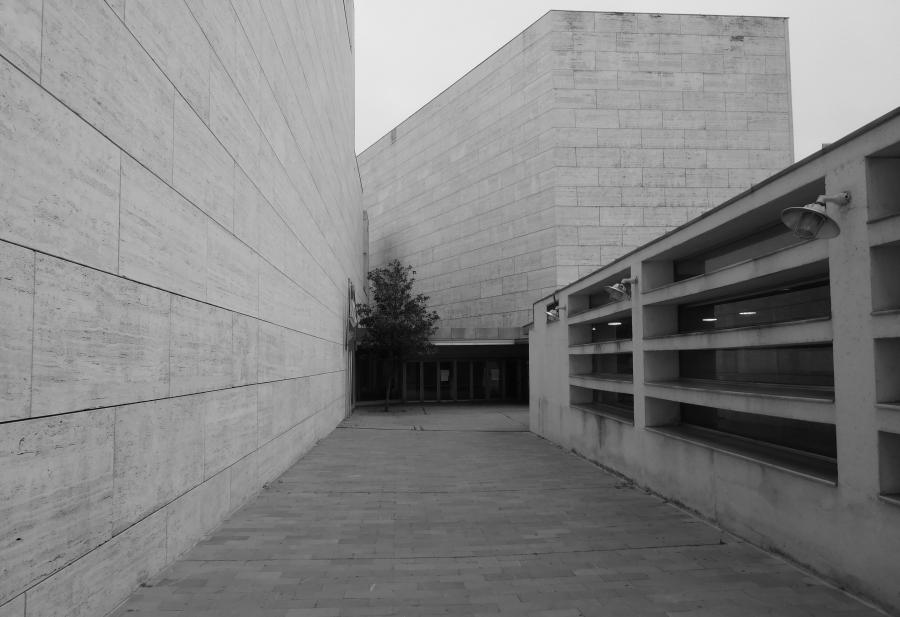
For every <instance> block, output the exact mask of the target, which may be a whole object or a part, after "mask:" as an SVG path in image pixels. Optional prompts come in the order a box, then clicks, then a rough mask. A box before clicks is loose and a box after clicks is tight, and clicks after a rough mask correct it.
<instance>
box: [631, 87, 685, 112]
mask: <svg viewBox="0 0 900 617" xmlns="http://www.w3.org/2000/svg"><path fill="white" fill-rule="evenodd" d="M683 101H684V99H683V93H682V92H681V91H677V92H672V91H662V92H653V91H650V92H648V91H643V92H641V109H667V110H673V109H683V108H684V102H683Z"/></svg>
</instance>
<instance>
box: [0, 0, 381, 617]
mask: <svg viewBox="0 0 900 617" xmlns="http://www.w3.org/2000/svg"><path fill="white" fill-rule="evenodd" d="M125 4H126V3H125V2H124V1H122V0H108V1H104V0H77V1H73V0H53V1H47V2H33V1H31V0H10V1H4V2H3V3H2V7H0V614H2V615H3V616H4V617H6V616H9V617H23V616H25V615H27V616H29V617H30V616H34V615H67V616H70V617H78V616H81V617H97V616H99V615H104V614H106V613H107V612H109V611H110V610H112V609H113V608H114V607H115V606H116V605H117V604H118V603H119V602H120V601H122V600H123V599H124V598H125V597H126V596H127V595H128V594H129V593H130V592H131V591H132V590H133V589H134V588H135V587H137V586H138V585H139V584H140V583H141V582H143V581H145V580H146V579H147V578H148V577H150V576H152V575H154V574H156V573H157V572H158V571H159V570H161V569H162V568H163V567H164V566H165V565H166V564H168V563H171V562H172V561H174V560H176V559H177V558H178V557H179V555H181V554H182V553H184V552H185V551H186V550H187V549H189V548H190V547H191V546H192V545H193V544H194V543H195V542H196V541H197V540H198V539H200V538H201V537H203V536H204V535H205V534H206V533H208V532H209V531H210V530H212V529H213V528H215V527H216V526H217V525H218V524H219V522H221V521H222V520H223V519H224V518H225V517H226V516H228V514H229V513H230V512H232V511H234V510H235V509H236V508H238V507H239V506H241V504H243V503H244V502H245V501H246V500H247V499H249V498H250V497H251V496H253V495H254V494H256V492H257V491H259V489H260V488H261V487H262V486H263V484H264V483H266V482H268V481H270V480H272V479H274V478H275V477H277V476H278V475H279V474H281V472H282V471H284V470H285V469H286V468H287V467H288V466H290V465H291V464H292V463H293V462H294V461H295V460H296V459H297V458H298V457H299V456H301V455H302V454H303V453H304V452H306V451H307V450H308V449H309V448H310V447H311V446H312V445H313V444H314V443H315V442H316V440H317V439H319V438H321V437H322V436H324V435H326V434H328V432H329V431H330V430H331V429H332V428H333V427H334V426H335V425H336V424H337V423H338V422H339V421H340V420H341V419H342V418H343V417H344V415H345V414H346V413H347V411H348V400H349V399H348V396H347V395H346V393H347V391H348V388H347V383H348V371H347V367H348V364H349V362H350V355H349V354H348V353H347V351H346V349H345V334H346V323H347V317H348V309H347V307H348V293H349V287H350V285H351V284H353V285H354V286H355V287H356V288H360V286H361V285H362V283H363V272H364V270H363V255H362V249H361V247H362V231H363V217H362V208H361V188H360V183H359V177H358V174H357V168H356V159H355V153H354V150H353V147H354V146H353V140H354V125H353V123H354V114H353V106H354V102H353V91H354V86H353V79H354V74H353V64H354V60H353V47H352V36H353V6H352V3H351V2H346V1H345V2H341V1H340V0H329V1H322V2H284V3H280V2H263V3H258V2H233V3H229V2H218V1H215V0H213V1H205V0H187V1H186V2H181V1H179V2H157V1H156V0H146V1H143V0H128V3H127V8H126V6H125ZM232 7H234V8H233V9H232Z"/></svg>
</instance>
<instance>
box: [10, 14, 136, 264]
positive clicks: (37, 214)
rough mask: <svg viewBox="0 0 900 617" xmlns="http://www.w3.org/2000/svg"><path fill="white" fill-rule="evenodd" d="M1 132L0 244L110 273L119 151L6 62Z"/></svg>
mask: <svg viewBox="0 0 900 617" xmlns="http://www.w3.org/2000/svg"><path fill="white" fill-rule="evenodd" d="M15 4H16V3H15V2H14V3H13V5H15ZM13 8H15V7H14V6H12V7H10V6H9V5H4V7H2V8H0V12H2V11H6V10H12V9H13ZM3 27H4V26H2V25H0V29H2V28H3ZM0 132H2V133H3V135H4V138H3V148H0V168H2V169H3V170H4V174H5V180H4V181H3V182H2V183H0V202H2V203H3V204H4V207H3V209H2V211H0V237H2V238H3V239H5V240H10V241H12V242H17V243H20V244H23V245H26V246H29V247H32V248H36V249H39V250H42V251H46V252H48V253H52V254H55V255H59V256H60V257H65V258H67V259H71V260H73V261H77V262H80V263H84V264H86V265H89V266H92V267H95V268H99V269H102V270H107V271H110V272H115V270H116V262H117V253H118V246H117V233H118V225H119V151H118V149H117V148H116V147H115V146H113V145H112V144H111V143H109V141H108V140H107V139H105V138H104V137H103V136H102V135H100V134H99V133H98V132H97V131H96V130H94V129H93V128H91V127H90V126H89V125H87V124H86V123H85V122H84V121H83V120H81V119H80V118H78V117H77V116H76V115H75V114H73V113H72V112H70V111H69V110H68V109H65V108H64V107H63V106H61V105H60V104H59V102H58V101H56V100H55V99H54V98H53V97H51V96H50V95H48V94H47V93H46V92H45V91H44V90H42V89H41V88H40V87H39V86H37V85H36V84H34V82H32V81H31V80H30V79H28V78H27V77H25V76H23V75H22V74H21V73H19V72H18V71H16V70H15V69H13V68H12V67H11V66H10V65H9V64H7V63H5V62H0Z"/></svg>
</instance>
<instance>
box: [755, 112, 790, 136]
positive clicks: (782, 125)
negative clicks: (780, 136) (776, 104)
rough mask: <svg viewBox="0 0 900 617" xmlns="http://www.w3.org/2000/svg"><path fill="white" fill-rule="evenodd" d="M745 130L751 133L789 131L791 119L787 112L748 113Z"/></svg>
mask: <svg viewBox="0 0 900 617" xmlns="http://www.w3.org/2000/svg"><path fill="white" fill-rule="evenodd" d="M747 128H748V129H749V130H751V131H785V132H787V131H790V129H791V118H790V114H788V113H787V112H783V113H781V112H750V113H748V114H747Z"/></svg>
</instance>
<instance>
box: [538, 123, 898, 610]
mask: <svg viewBox="0 0 900 617" xmlns="http://www.w3.org/2000/svg"><path fill="white" fill-rule="evenodd" d="M845 193H846V195H845ZM848 197H849V201H848V199H847V198H848ZM817 201H818V202H820V203H823V204H825V206H824V208H818V209H820V210H823V209H824V210H826V211H827V216H828V217H830V219H831V221H830V222H829V221H826V220H825V219H822V218H821V217H820V216H819V215H816V214H814V213H809V212H806V216H807V217H811V218H812V219H814V220H815V219H817V218H818V219H819V223H822V222H824V224H823V225H822V228H821V229H820V230H819V237H818V238H816V239H809V240H805V239H802V238H798V237H796V236H794V235H793V234H792V233H791V231H790V230H789V229H788V227H786V226H785V225H784V224H782V220H781V219H782V212H783V211H784V210H785V209H786V208H790V207H797V206H802V205H804V204H814V203H816V202H817ZM790 216H792V215H790V214H789V215H788V218H790ZM793 223H794V224H795V225H796V221H793ZM807 223H808V221H804V222H803V223H802V225H800V227H801V228H803V229H805V231H807V232H809V233H811V232H813V231H815V228H816V226H817V225H816V224H812V225H808V224H807ZM835 232H837V233H838V235H837V236H835V237H830V239H828V238H829V236H834V234H835ZM898 266H900V109H897V110H895V111H894V112H892V113H890V114H888V115H886V116H884V117H882V118H880V119H878V120H876V121H875V122H873V123H871V124H869V125H868V126H866V127H863V128H862V129H860V130H858V131H856V132H855V133H853V134H851V135H848V136H847V137H845V138H843V139H841V140H840V141H838V142H836V143H834V144H832V145H830V146H828V147H826V148H825V149H823V150H822V151H820V152H818V153H816V154H814V155H812V156H810V157H808V158H806V159H804V160H803V161H800V162H799V163H797V164H795V165H792V166H790V167H788V168H787V169H785V170H784V171H782V172H779V173H777V174H775V175H773V176H772V177H771V178H768V179H767V180H765V181H763V182H760V183H758V184H756V185H755V186H754V187H753V188H752V189H751V190H748V191H745V192H744V193H742V194H740V195H738V196H737V197H735V198H733V199H731V200H729V201H727V202H726V203H724V204H723V205H721V206H719V207H717V208H715V209H713V210H711V211H710V212H708V213H707V214H705V215H703V216H701V217H699V218H697V219H695V220H694V221H692V222H690V223H688V224H686V225H684V226H682V227H680V228H678V229H676V230H675V231H673V232H671V233H668V234H666V235H664V236H662V237H660V238H658V239H656V240H654V241H651V242H649V243H647V244H645V245H643V246H641V247H640V248H638V249H636V250H634V251H632V252H630V253H629V254H627V255H624V256H622V257H620V258H619V259H617V260H615V261H614V262H612V263H610V264H607V265H606V266H604V267H603V268H601V269H599V270H596V271H595V272H593V273H591V274H589V275H587V276H584V277H582V278H581V279H579V280H578V281H575V282H573V283H571V284H569V285H566V286H564V287H562V288H561V289H559V290H557V291H556V292H554V293H553V294H548V295H546V296H545V297H543V298H542V299H540V300H539V301H538V302H536V303H535V305H534V310H533V317H534V324H533V330H532V331H531V334H530V340H529V347H530V350H531V382H532V390H531V401H530V406H531V429H532V431H534V432H535V433H537V434H539V435H542V436H544V437H546V438H547V439H550V440H552V441H554V442H556V443H558V444H560V445H561V446H563V447H565V448H567V449H568V448H571V449H573V450H575V451H576V452H578V453H580V454H582V455H583V456H585V457H587V458H589V459H591V460H593V461H596V462H597V463H599V464H601V465H603V466H605V467H607V468H610V469H612V470H614V471H616V472H618V473H620V474H623V475H625V476H627V477H628V478H631V479H633V480H634V481H635V482H636V483H638V484H639V485H641V486H644V487H647V488H649V489H650V490H653V491H656V492H658V493H659V494H661V495H663V496H664V497H666V498H668V499H671V500H673V501H675V502H677V503H680V504H683V505H684V506H686V507H687V508H689V509H691V510H695V511H697V512H699V513H700V514H701V515H703V516H704V517H707V518H709V519H712V520H713V521H715V522H716V523H717V524H719V525H721V526H722V527H723V528H725V529H727V530H730V531H733V532H734V533H736V534H738V535H739V536H742V537H744V538H747V539H749V540H750V541H751V542H753V543H755V544H758V545H761V546H764V547H766V548H768V549H772V550H774V551H776V552H779V553H782V554H785V555H788V556H789V557H790V558H792V559H794V560H796V561H797V562H800V563H802V564H805V565H808V566H810V567H811V568H813V569H814V570H816V571H818V572H820V573H822V574H824V575H825V576H827V577H829V578H831V579H832V580H835V581H837V582H838V583H839V584H840V585H842V586H846V587H847V588H849V589H852V590H855V591H858V592H862V593H863V594H865V595H867V596H869V597H870V598H873V599H875V600H877V601H878V602H879V603H881V604H883V605H885V606H887V607H889V608H892V609H893V610H898V609H900V585H898V572H900V275H898V272H897V269H898ZM623 279H625V282H624V283H623ZM617 284H618V285H621V287H620V288H616V289H613V288H612V286H614V285H617ZM623 288H624V290H625V292H629V291H630V294H629V293H623V292H622V289H623Z"/></svg>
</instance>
